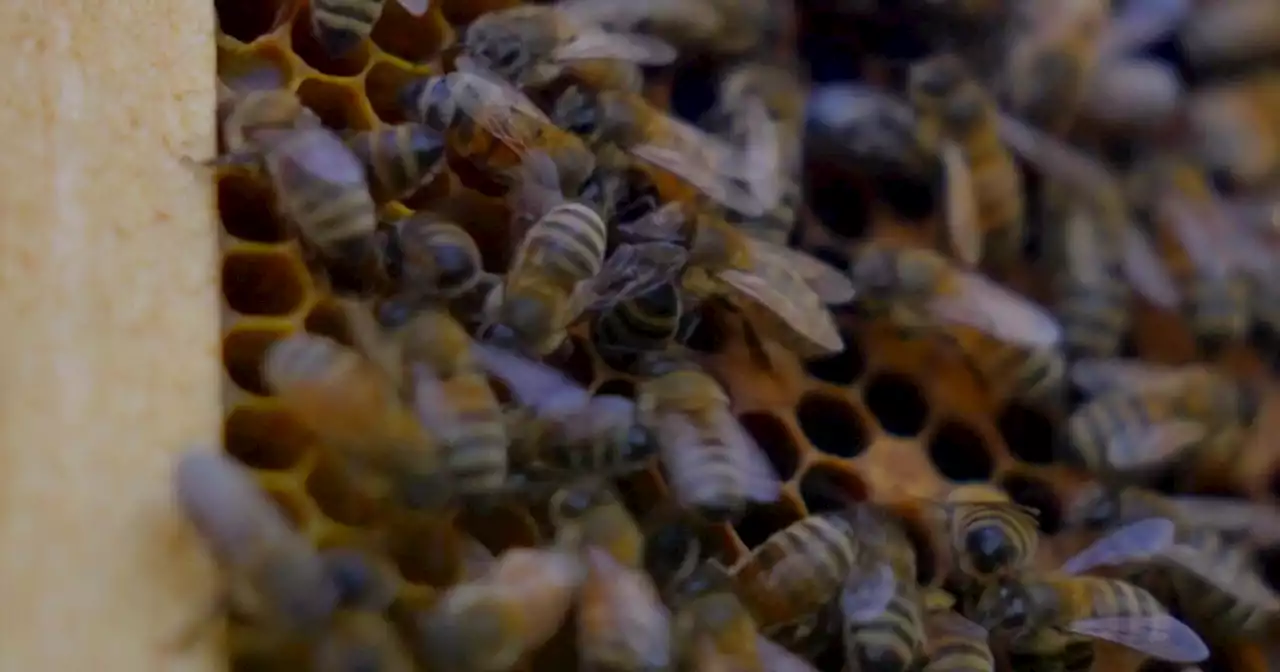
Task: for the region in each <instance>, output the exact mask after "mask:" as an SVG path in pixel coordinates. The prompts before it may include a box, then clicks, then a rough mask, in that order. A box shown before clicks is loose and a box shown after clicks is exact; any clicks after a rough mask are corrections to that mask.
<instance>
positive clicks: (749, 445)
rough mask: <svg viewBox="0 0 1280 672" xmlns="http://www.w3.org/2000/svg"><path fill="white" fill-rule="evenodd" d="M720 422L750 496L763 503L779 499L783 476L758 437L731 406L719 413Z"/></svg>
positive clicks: (727, 445)
mask: <svg viewBox="0 0 1280 672" xmlns="http://www.w3.org/2000/svg"><path fill="white" fill-rule="evenodd" d="M716 425H717V427H718V429H719V432H720V436H722V437H724V445H725V447H726V448H728V449H729V450H730V451H732V457H733V462H734V466H735V467H737V469H738V474H739V477H740V478H741V479H742V483H743V490H744V491H745V492H746V495H747V498H748V499H750V500H752V501H755V502H760V503H770V502H776V501H778V498H780V497H781V496H782V479H780V478H778V472H777V470H775V469H774V468H773V463H771V462H770V461H769V458H768V457H767V456H766V455H765V454H764V451H763V450H762V449H761V448H760V445H759V444H757V443H756V440H755V439H753V438H751V435H750V434H748V433H747V430H746V429H745V428H744V427H743V426H742V423H740V422H738V420H737V418H735V417H733V414H732V413H730V412H729V411H728V409H724V410H721V411H720V412H719V413H718V414H717V416H716Z"/></svg>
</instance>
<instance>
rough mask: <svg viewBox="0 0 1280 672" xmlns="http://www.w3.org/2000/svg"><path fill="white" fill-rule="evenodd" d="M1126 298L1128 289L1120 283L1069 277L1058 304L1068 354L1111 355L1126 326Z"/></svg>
mask: <svg viewBox="0 0 1280 672" xmlns="http://www.w3.org/2000/svg"><path fill="white" fill-rule="evenodd" d="M1129 298H1130V291H1129V288H1128V286H1127V285H1125V284H1123V283H1119V282H1111V281H1109V280H1108V281H1106V282H1100V283H1092V282H1086V281H1081V279H1078V278H1075V277H1072V278H1068V280H1067V282H1066V283H1065V287H1064V288H1063V293H1062V298H1061V300H1060V303H1059V306H1058V319H1059V320H1061V322H1062V327H1063V331H1064V332H1065V334H1064V341H1065V344H1066V347H1067V351H1068V353H1070V354H1071V355H1072V356H1082V357H1110V356H1114V355H1115V353H1116V352H1117V351H1118V350H1119V348H1120V341H1121V339H1123V338H1124V335H1125V333H1126V332H1127V331H1128V329H1129V324H1130V315H1129Z"/></svg>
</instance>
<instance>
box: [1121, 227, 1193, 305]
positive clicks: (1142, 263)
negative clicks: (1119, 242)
mask: <svg viewBox="0 0 1280 672" xmlns="http://www.w3.org/2000/svg"><path fill="white" fill-rule="evenodd" d="M1123 231H1124V234H1123V235H1124V241H1123V242H1124V250H1123V253H1124V254H1123V256H1122V260H1123V262H1122V267H1123V268H1124V273H1125V277H1127V278H1128V279H1129V282H1130V284H1132V285H1133V288H1134V289H1136V290H1138V293H1140V294H1142V295H1143V296H1144V297H1146V298H1147V300H1149V301H1151V302H1152V303H1154V304H1155V305H1157V306H1159V307H1161V308H1164V309H1166V310H1172V309H1174V308H1177V307H1178V301H1179V298H1180V297H1179V295H1178V286H1177V285H1176V284H1174V281H1173V276H1171V275H1169V269H1168V268H1166V267H1165V265H1164V261H1163V260H1161V259H1160V255H1159V254H1158V253H1157V252H1156V251H1155V248H1153V247H1152V245H1151V241H1150V240H1148V239H1147V237H1146V235H1145V234H1143V233H1142V232H1141V231H1139V230H1138V229H1137V228H1136V227H1134V226H1126V227H1124V230H1123Z"/></svg>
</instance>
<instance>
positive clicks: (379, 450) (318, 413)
mask: <svg viewBox="0 0 1280 672" xmlns="http://www.w3.org/2000/svg"><path fill="white" fill-rule="evenodd" d="M391 366H392V365H391V364H390V363H386V362H376V361H374V360H371V359H369V358H366V357H365V356H362V355H361V354H360V353H359V352H357V351H356V350H353V349H351V348H348V347H346V346H343V345H341V344H340V343H337V342H335V341H332V340H330V339H328V338H324V337H322V336H315V335H312V334H308V333H305V332H296V333H294V334H291V335H289V336H287V337H285V338H283V339H281V340H279V341H276V342H275V343H273V344H272V345H271V346H270V347H269V348H268V349H267V353H266V357H265V360H264V363H263V367H262V373H263V379H264V380H265V381H266V384H267V387H268V388H269V389H270V390H271V392H272V393H273V394H274V395H276V396H277V397H279V399H280V401H281V403H282V405H283V406H284V408H285V409H286V410H287V411H288V412H290V413H291V414H292V415H293V416H294V417H295V418H297V419H298V421H299V422H301V423H302V424H303V425H304V426H305V427H307V428H308V429H309V430H311V431H312V432H313V433H314V434H315V435H316V436H317V437H318V438H319V439H320V441H321V442H322V443H323V444H324V445H326V446H328V447H329V448H331V449H332V450H333V451H334V452H335V454H336V455H338V456H339V457H340V458H341V459H342V460H343V461H344V462H345V463H346V464H347V465H348V466H349V467H351V468H352V470H353V472H354V473H355V474H356V476H357V478H358V480H360V481H361V485H362V486H363V487H368V488H370V489H371V492H370V494H372V495H376V496H381V497H392V496H395V497H400V498H403V499H404V500H406V501H407V502H409V503H411V504H412V505H415V506H429V505H431V504H432V503H435V502H438V501H439V500H438V495H439V493H440V491H441V487H440V486H441V485H442V482H443V464H442V456H441V454H440V446H439V444H438V443H437V442H436V440H435V438H434V437H432V436H431V435H430V434H429V433H428V432H427V431H426V430H425V429H424V428H423V426H422V424H421V423H420V422H419V420H418V418H417V417H416V416H415V414H414V412H413V410H411V409H410V408H409V407H408V406H407V405H406V404H405V403H404V401H403V400H402V397H401V396H400V385H401V383H402V381H401V379H400V377H399V375H398V373H397V371H398V369H392V368H391Z"/></svg>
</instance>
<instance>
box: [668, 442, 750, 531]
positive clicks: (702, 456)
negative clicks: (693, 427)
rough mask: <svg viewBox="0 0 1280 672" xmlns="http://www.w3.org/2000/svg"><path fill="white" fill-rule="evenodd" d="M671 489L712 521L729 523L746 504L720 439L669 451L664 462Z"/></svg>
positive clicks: (736, 474) (734, 469)
mask: <svg viewBox="0 0 1280 672" xmlns="http://www.w3.org/2000/svg"><path fill="white" fill-rule="evenodd" d="M664 461H665V462H666V463H667V467H668V472H669V473H670V475H671V480H672V485H673V486H674V489H675V490H676V492H678V493H680V495H681V499H683V500H684V503H685V504H686V505H689V506H693V507H695V508H697V509H698V511H699V512H700V513H701V514H703V515H704V516H706V517H707V518H708V519H710V520H714V521H716V522H719V521H723V520H728V519H731V518H733V517H734V516H736V515H737V514H738V513H740V512H741V510H742V507H743V505H744V503H745V498H744V497H743V494H742V489H741V487H740V482H739V478H738V473H737V469H736V468H735V465H734V462H733V459H732V458H731V456H730V454H729V452H728V448H727V447H726V446H725V445H724V444H723V443H722V442H720V441H719V440H718V439H713V440H707V439H706V438H702V439H700V440H699V441H698V442H697V443H696V444H690V445H685V446H680V449H679V450H670V451H667V453H666V455H665V460H664Z"/></svg>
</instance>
